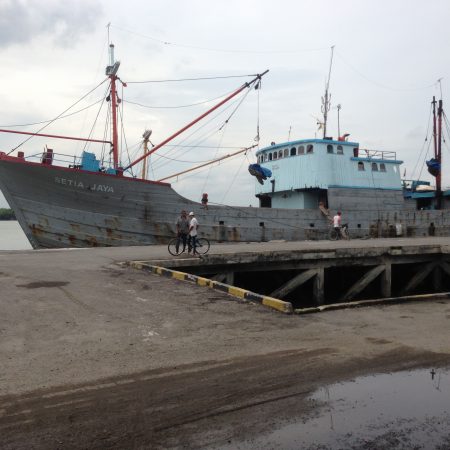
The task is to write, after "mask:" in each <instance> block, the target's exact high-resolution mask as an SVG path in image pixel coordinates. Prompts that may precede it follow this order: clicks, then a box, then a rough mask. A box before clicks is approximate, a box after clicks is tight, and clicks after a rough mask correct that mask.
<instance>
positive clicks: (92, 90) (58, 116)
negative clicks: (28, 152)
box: [7, 78, 108, 155]
mask: <svg viewBox="0 0 450 450" xmlns="http://www.w3.org/2000/svg"><path fill="white" fill-rule="evenodd" d="M107 80H108V78H105V79H104V80H103V81H102V82H101V83H99V84H98V85H97V86H95V88H93V89H91V90H90V91H89V92H88V93H87V94H85V95H83V97H81V98H80V99H79V100H77V101H76V102H75V103H74V104H72V105H71V106H69V107H68V108H67V109H65V110H64V111H63V112H62V113H61V114H58V115H57V116H56V117H55V118H54V119H53V120H51V121H50V122H49V123H48V124H47V125H44V126H43V127H41V128H40V129H39V130H38V131H36V134H37V133H40V132H41V131H42V130H43V129H45V128H47V127H48V126H49V125H50V124H52V123H53V122H55V121H56V120H58V119H59V118H60V117H61V116H62V115H63V114H65V113H66V112H67V111H69V109H71V108H73V107H74V106H75V105H77V104H78V103H80V102H81V100H84V99H85V98H86V97H87V96H88V95H90V94H91V93H92V92H94V91H95V90H96V89H97V88H99V87H100V86H101V85H102V84H103V83H105V82H106V81H107ZM33 137H34V135H33V136H30V137H28V138H27V139H25V140H24V141H22V142H21V143H20V144H19V145H17V146H16V147H14V148H13V149H12V150H10V151H9V152H8V153H7V155H10V154H11V153H12V152H13V151H14V150H17V149H18V148H19V147H21V146H22V145H23V144H25V143H26V142H28V141H29V140H30V139H32V138H33Z"/></svg>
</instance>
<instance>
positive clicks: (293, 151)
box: [291, 147, 297, 156]
mask: <svg viewBox="0 0 450 450" xmlns="http://www.w3.org/2000/svg"><path fill="white" fill-rule="evenodd" d="M296 154H297V149H296V148H295V147H292V148H291V156H295V155H296Z"/></svg>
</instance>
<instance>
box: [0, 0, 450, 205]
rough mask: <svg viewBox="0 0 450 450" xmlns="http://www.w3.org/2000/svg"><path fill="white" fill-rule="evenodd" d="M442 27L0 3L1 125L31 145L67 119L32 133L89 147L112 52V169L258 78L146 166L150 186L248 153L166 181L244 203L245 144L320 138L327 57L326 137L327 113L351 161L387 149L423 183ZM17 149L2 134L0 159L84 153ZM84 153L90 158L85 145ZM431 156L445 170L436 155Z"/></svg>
mask: <svg viewBox="0 0 450 450" xmlns="http://www.w3.org/2000/svg"><path fill="white" fill-rule="evenodd" d="M449 20H450V3H449V2H448V1H445V0H430V1H428V2H423V1H418V0H408V1H406V0H405V1H403V0H390V1H387V0H377V1H373V0H364V1H362V0H340V1H335V0H314V1H309V0H292V1H291V0H278V1H277V2H274V1H268V0H259V1H253V0H239V1H237V0H227V2H214V1H206V0H151V1H148V0H147V1H141V0H128V1H127V2H123V1H117V0H109V1H106V0H64V1H59V0H39V1H37V0H0V61H1V62H2V70H1V71H0V83H1V86H2V88H1V89H0V104H1V105H2V106H1V108H0V128H1V129H5V128H7V129H15V130H21V131H28V132H38V131H39V130H40V129H41V128H42V127H43V126H44V125H46V123H45V121H49V120H52V119H55V118H57V117H59V116H60V115H61V113H63V112H65V113H64V114H62V115H63V116H65V115H68V116H67V117H63V118H60V119H58V120H55V121H53V122H52V123H50V124H49V125H48V126H46V127H45V128H44V129H43V130H42V131H41V132H42V133H48V134H60V135H67V136H77V137H87V136H89V135H90V136H91V137H93V138H96V139H102V138H103V135H104V132H105V117H104V115H103V112H104V111H105V109H106V108H105V106H104V103H102V99H103V98H104V96H105V92H106V88H107V83H105V82H104V80H105V78H106V76H105V66H106V65H107V62H108V53H107V52H108V42H112V43H114V45H115V57H116V59H117V60H120V62H121V66H120V69H119V72H118V75H119V77H120V79H121V81H122V82H123V83H126V86H123V85H122V84H120V83H119V96H120V98H121V99H122V100H123V102H122V104H121V117H122V119H123V125H121V126H120V127H121V130H123V133H122V132H121V137H120V142H121V152H122V162H123V164H124V165H126V164H128V163H129V161H130V160H134V159H136V158H137V157H138V156H140V155H141V154H142V134H143V132H144V131H145V130H146V129H150V130H151V131H152V135H151V138H150V139H151V142H152V143H153V144H155V145H157V144H158V143H159V142H162V141H163V140H164V139H166V138H167V137H168V136H170V135H171V134H173V133H175V132H176V131H178V129H180V128H182V127H183V126H184V125H186V124H187V123H189V122H190V121H192V120H193V119H195V118H196V117H197V116H199V115H200V114H203V113H204V112H205V111H206V110H207V109H209V108H211V107H212V106H213V105H214V101H213V100H214V99H219V98H223V96H224V95H225V94H228V93H230V92H232V91H234V90H235V89H237V88H238V87H240V86H241V85H242V84H243V83H245V82H246V81H249V80H251V78H252V77H248V76H247V77H241V76H242V75H253V74H258V73H262V72H264V71H265V70H269V72H268V73H267V74H266V75H265V76H264V77H263V79H262V84H261V89H259V90H254V89H245V90H244V93H243V94H242V95H240V96H238V97H237V98H236V100H234V101H232V102H230V103H227V105H226V106H225V108H224V109H223V110H221V112H220V113H218V112H217V113H216V112H215V113H213V114H212V115H211V116H208V118H207V119H206V120H205V121H203V122H201V125H200V126H197V127H195V128H193V129H190V130H189V131H188V132H186V133H185V134H183V135H182V137H179V138H176V140H174V141H173V142H172V143H171V145H169V146H166V147H163V148H162V149H161V150H158V151H157V152H155V154H154V155H152V157H151V158H150V169H149V178H150V179H156V180H158V179H161V178H163V177H165V176H168V175H172V174H174V173H177V172H180V171H183V170H186V169H189V168H191V167H193V166H196V165H199V164H202V163H203V162H205V161H208V160H211V159H214V158H219V157H221V156H224V155H227V154H229V153H232V152H235V151H237V150H239V149H243V148H248V147H252V146H255V147H254V148H253V149H252V150H249V151H248V152H246V153H242V154H241V155H239V156H236V157H233V158H230V159H226V160H224V161H223V162H221V163H220V164H214V165H212V166H208V167H206V168H203V169H201V170H199V171H194V172H190V173H188V174H185V175H180V176H178V177H177V178H173V179H171V180H170V182H171V183H172V186H173V187H174V189H175V190H176V191H177V192H179V193H180V194H181V195H183V196H185V197H188V198H190V199H193V200H196V201H199V200H200V198H201V194H202V193H203V192H207V193H208V194H209V199H210V202H213V203H228V204H234V205H250V204H252V205H253V206H256V205H257V204H258V202H257V200H256V199H255V197H254V192H255V187H254V183H255V181H254V178H253V177H252V176H250V175H249V173H248V171H247V167H248V164H249V163H253V162H256V161H255V151H256V150H257V149H258V147H259V148H263V147H265V146H267V145H269V144H270V143H271V142H272V141H274V142H285V141H288V140H295V139H307V138H314V137H321V131H320V130H318V126H317V120H318V118H320V115H321V97H322V96H323V93H324V88H325V84H326V80H327V77H328V73H329V69H330V60H331V47H332V46H334V53H333V63H332V70H331V77H330V85H329V89H330V92H331V109H330V112H329V121H328V133H327V134H328V135H330V136H333V137H337V135H338V114H337V111H338V110H337V105H340V113H339V125H340V131H341V134H343V133H350V138H349V139H350V140H351V141H355V142H359V143H360V146H361V148H368V149H372V150H386V151H395V152H396V153H397V158H398V159H400V160H402V161H404V164H403V166H402V175H403V174H405V175H406V178H419V177H420V178H421V179H425V180H429V181H431V176H430V175H428V173H427V171H426V168H424V160H425V159H427V158H429V157H431V153H430V152H432V146H430V144H431V134H430V126H429V124H430V107H431V100H432V97H433V96H436V98H441V95H442V99H443V101H444V109H445V106H446V104H447V99H448V97H449V93H450V57H449V54H448V42H450V28H449V27H448V21H449ZM108 24H109V27H108ZM199 78H203V80H199ZM205 78H208V79H205ZM186 79H190V80H186ZM167 80H172V81H167ZM173 80H185V81H173ZM438 80H440V82H438ZM102 82H103V84H102ZM97 86H99V87H98V88H97V89H94V88H96V87H97ZM80 99H81V100H80ZM216 101H218V100H216ZM71 106H72V108H70V109H69V107H71ZM122 107H123V108H122ZM72 113H74V114H72ZM69 114H70V115H69ZM97 116H98V118H97ZM96 118H97V120H96ZM40 122H42V123H40ZM94 123H95V126H94ZM26 124H32V125H28V126H23V125H26ZM444 132H446V126H444ZM445 135H446V134H445ZM258 136H259V140H258ZM427 137H428V139H427ZM26 139H27V138H26V137H25V136H20V135H13V134H6V133H0V151H4V152H9V151H10V150H12V149H16V150H15V151H14V152H13V153H12V154H16V152H17V150H22V151H24V152H25V155H26V156H31V155H36V154H39V153H41V152H42V150H43V149H44V147H45V146H46V145H47V146H48V147H49V148H53V149H54V151H55V152H56V153H60V154H65V155H75V154H76V155H78V156H79V155H80V154H81V152H82V150H83V149H85V147H84V144H82V143H79V142H72V141H61V140H55V139H49V138H41V137H34V138H32V139H30V140H28V141H27V142H25V143H24V142H23V141H25V140H26ZM426 139H427V140H426ZM446 140H448V139H446ZM449 142H450V140H449ZM86 149H87V150H89V151H95V152H96V153H97V154H98V155H99V156H100V155H102V152H104V149H102V146H101V145H98V144H95V145H92V144H91V145H89V146H88V147H86ZM427 152H428V155H427ZM442 156H443V162H444V167H445V165H446V164H447V167H449V166H450V164H449V163H450V151H449V146H448V144H447V142H445V143H444V144H443V150H442ZM136 169H137V171H135V172H134V174H135V175H140V167H139V166H136ZM449 173H450V172H449V171H448V170H447V171H445V170H444V172H443V187H447V186H450V177H449V175H448V174H449ZM6 206H7V203H6V201H5V200H4V198H3V196H1V194H0V207H6Z"/></svg>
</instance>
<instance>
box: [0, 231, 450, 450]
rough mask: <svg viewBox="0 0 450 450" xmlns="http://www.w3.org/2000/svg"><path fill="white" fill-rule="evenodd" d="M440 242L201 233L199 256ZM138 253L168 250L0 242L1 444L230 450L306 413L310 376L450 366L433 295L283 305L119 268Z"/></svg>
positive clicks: (444, 319) (330, 378)
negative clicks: (313, 309)
mask: <svg viewBox="0 0 450 450" xmlns="http://www.w3.org/2000/svg"><path fill="white" fill-rule="evenodd" d="M448 245H449V242H448V239H447V238H430V239H412V240H409V239H402V240H399V239H387V240H384V239H383V240H373V241H354V242H353V241H351V242H337V243H332V242H298V243H264V244H247V245H245V244H233V245H214V244H213V245H212V247H211V256H210V257H211V258H216V257H217V258H219V257H228V259H229V260H230V261H232V260H233V258H238V257H239V256H237V255H241V256H242V255H243V254H244V253H245V254H246V255H249V254H250V253H261V254H265V255H266V256H267V255H268V254H272V255H274V256H276V254H277V253H278V252H282V253H283V252H303V254H307V253H308V252H313V253H314V252H321V251H323V252H328V251H330V249H334V251H336V253H339V252H346V251H348V249H351V248H352V249H360V251H364V249H374V248H376V247H377V246H383V247H389V248H394V249H397V250H398V249H399V248H401V249H405V248H411V247H415V248H419V247H420V246H426V247H427V248H429V249H430V248H431V247H433V246H435V247H436V248H439V251H440V252H443V251H447V250H448ZM371 251H372V250H371ZM402 251H403V250H402ZM442 254H444V253H442ZM224 255H225V256H224ZM430 255H431V253H430V254H429V255H428V256H430ZM392 256H395V255H392ZM397 256H398V255H397ZM145 260H149V261H150V260H151V261H163V260H166V261H167V260H169V255H168V253H167V249H166V248H165V247H163V246H158V247H133V248H130V247H129V248H97V249H83V250H42V251H23V252H0V282H1V291H0V310H1V314H0V360H1V363H2V364H1V365H2V370H1V372H0V447H1V448H7V449H13V448H14V449H25V448H31V447H32V448H42V449H44V448H46V449H47V448H132V447H134V448H170V447H183V446H185V447H187V448H189V447H196V448H207V447H212V446H217V447H220V446H222V445H223V446H225V445H228V446H231V447H232V446H233V445H234V446H237V445H238V444H239V443H240V442H243V441H245V440H246V439H251V438H252V436H255V435H259V434H261V433H264V432H265V431H267V430H269V429H271V427H273V426H275V425H276V424H278V425H280V424H282V423H284V421H292V419H293V418H295V417H304V415H308V414H314V408H315V407H314V405H313V404H312V403H311V402H309V401H308V395H309V394H310V393H312V392H314V390H315V389H317V388H319V387H321V386H324V385H327V384H329V383H333V382H338V381H341V380H349V379H352V378H354V377H356V376H360V375H364V374H370V373H374V372H389V371H396V370H406V369H414V368H417V367H434V368H439V367H444V366H447V365H449V364H450V347H449V344H448V342H450V327H448V320H449V318H450V304H449V303H448V302H447V301H446V300H444V299H442V298H439V299H436V300H432V299H429V300H427V301H426V302H414V303H407V304H399V305H389V306H376V307H369V308H362V309H352V310H338V311H332V312H327V313H323V314H321V315H308V316H297V315H285V314H280V313H279V312H277V311H274V310H272V309H270V308H264V307H262V306H260V305H256V304H253V303H248V302H245V303H243V302H241V301H238V300H236V299H234V298H233V297H230V296H229V295H227V294H225V293H222V292H218V291H215V290H210V289H206V288H204V287H202V286H198V285H196V284H193V283H188V282H184V281H179V280H176V279H168V278H164V277H159V276H156V275H153V274H148V273H144V272H143V271H138V270H135V269H133V268H130V267H127V266H124V265H121V264H120V263H122V262H127V261H145ZM284 263H286V260H285V261H284ZM387 266H388V264H386V267H387ZM309 270H317V271H318V272H320V270H321V269H320V267H318V268H314V269H312V268H307V267H306V266H305V267H303V268H302V269H301V271H302V273H304V274H307V275H303V278H306V277H309V276H311V278H310V279H309V282H311V283H312V284H313V285H314V289H315V290H317V291H320V289H321V287H320V283H318V282H316V283H313V279H314V278H316V279H318V280H320V279H321V276H320V274H319V276H317V274H314V275H312V274H313V272H309V273H308V271H309ZM371 270H373V268H371V269H368V271H371ZM377 270H379V271H380V273H379V274H378V275H377V276H376V271H375V272H372V273H371V274H370V275H367V278H374V277H375V278H376V277H378V278H380V277H382V278H381V279H382V280H383V281H382V282H381V284H382V285H383V284H384V285H386V283H387V281H386V280H388V279H389V277H390V276H392V272H390V271H389V269H387V268H384V269H383V270H382V271H381V269H377ZM368 273H369V272H368ZM431 276H433V275H431ZM445 276H446V275H445V272H440V275H436V277H437V278H438V279H437V281H436V282H437V283H442V282H443V281H442V279H444V280H445ZM325 277H326V274H325ZM378 278H377V279H378ZM439 278H441V280H439ZM296 282H298V279H297V281H296Z"/></svg>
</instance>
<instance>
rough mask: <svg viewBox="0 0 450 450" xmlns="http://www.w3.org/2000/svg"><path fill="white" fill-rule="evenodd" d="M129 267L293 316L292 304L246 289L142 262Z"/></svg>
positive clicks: (133, 262) (131, 263)
mask: <svg viewBox="0 0 450 450" xmlns="http://www.w3.org/2000/svg"><path fill="white" fill-rule="evenodd" d="M129 265H130V266H131V267H134V268H135V269H141V270H142V269H143V270H148V271H150V272H152V273H154V274H157V275H163V276H165V277H168V278H175V279H176V280H183V281H192V282H194V283H197V284H198V285H199V286H206V287H209V288H211V289H216V290H217V291H221V292H225V293H226V294H230V295H232V296H234V297H238V298H241V299H243V300H249V301H252V302H257V303H261V304H262V305H264V306H268V307H269V308H273V309H276V310H277V311H281V312H283V313H286V314H291V313H292V311H293V308H292V303H290V302H285V301H283V300H279V299H277V298H273V297H267V296H265V295H261V294H257V293H255V292H252V291H247V290H246V289H241V288H238V287H235V286H230V285H229V284H225V283H219V282H218V281H214V280H210V279H209V278H204V277H199V276H197V275H191V274H190V273H186V272H179V271H177V270H171V269H166V268H165V267H160V266H152V265H151V264H146V263H144V262H140V261H131V262H130V263H129Z"/></svg>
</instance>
